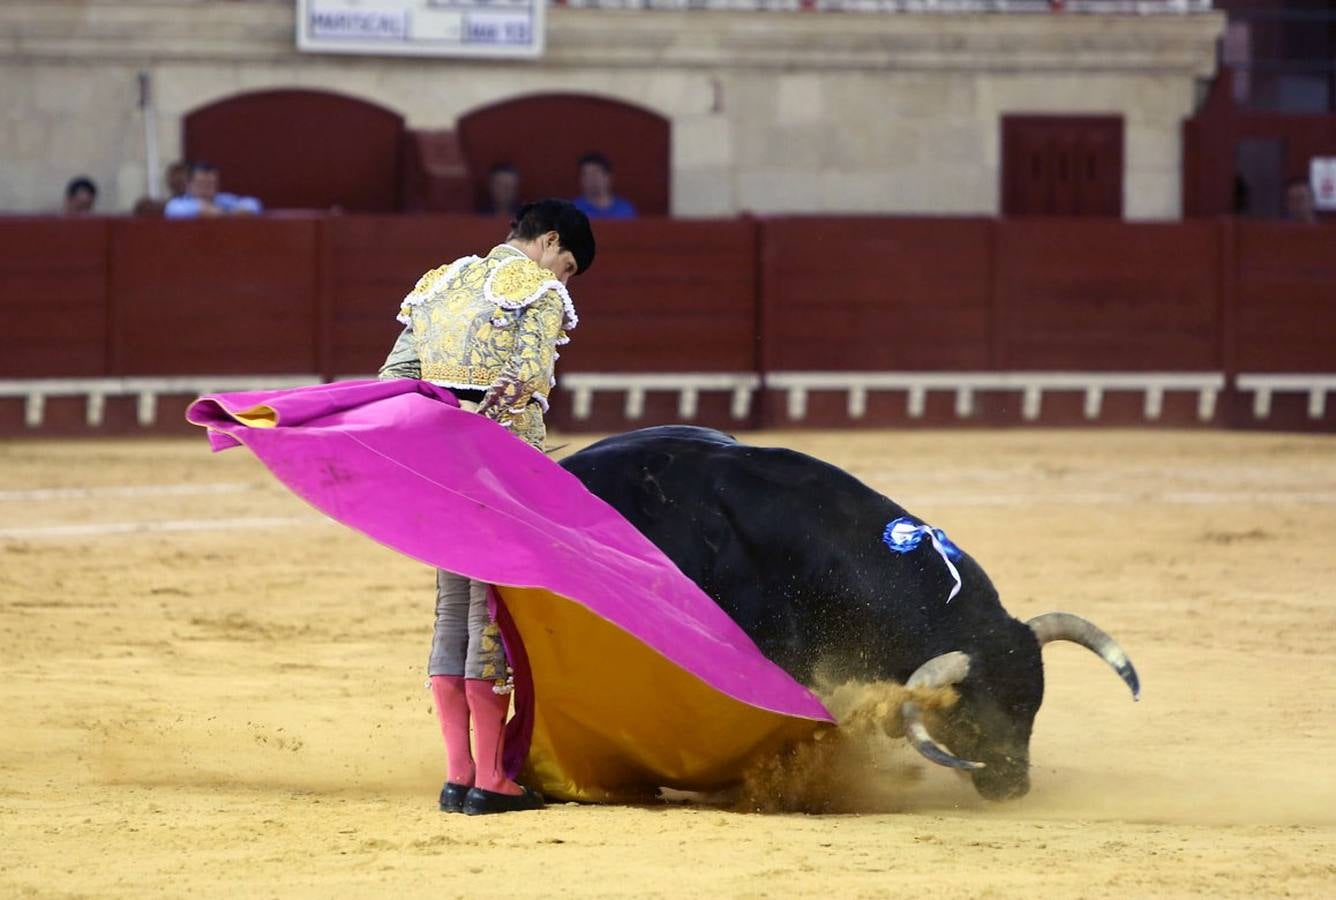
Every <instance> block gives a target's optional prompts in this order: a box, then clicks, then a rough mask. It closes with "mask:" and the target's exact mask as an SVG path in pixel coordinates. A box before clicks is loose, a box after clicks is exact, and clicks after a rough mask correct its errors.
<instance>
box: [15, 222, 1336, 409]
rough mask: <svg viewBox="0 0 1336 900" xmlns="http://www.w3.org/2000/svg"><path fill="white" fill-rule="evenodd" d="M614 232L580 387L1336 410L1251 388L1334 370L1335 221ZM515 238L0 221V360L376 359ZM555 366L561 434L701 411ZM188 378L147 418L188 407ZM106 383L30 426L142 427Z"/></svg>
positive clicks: (344, 370) (950, 402)
mask: <svg viewBox="0 0 1336 900" xmlns="http://www.w3.org/2000/svg"><path fill="white" fill-rule="evenodd" d="M597 231H598V236H599V254H598V259H597V262H596V264H595V266H594V268H593V269H592V270H591V271H590V273H589V274H588V275H585V276H581V277H579V278H578V279H577V280H576V281H575V282H573V283H572V285H571V287H572V291H573V293H574V295H575V298H576V304H577V307H578V309H579V313H580V318H581V323H580V326H579V328H578V329H577V331H576V332H575V334H574V335H573V341H572V343H571V344H570V345H569V346H567V347H565V348H563V350H562V360H561V365H560V367H559V378H564V379H568V380H569V384H568V385H566V387H568V388H569V387H571V386H574V387H575V388H579V386H580V385H581V384H582V382H581V378H585V382H583V383H584V384H585V387H586V388H587V387H588V384H589V383H592V382H590V380H589V377H588V376H590V375H592V374H593V373H622V374H628V375H633V376H635V375H643V374H645V373H663V374H664V377H665V378H666V379H667V380H666V381H665V382H664V384H665V385H667V386H669V387H671V386H673V385H675V384H676V381H675V379H678V378H682V377H683V375H684V374H685V373H694V375H700V374H701V373H706V374H707V375H708V373H724V374H731V375H735V376H739V377H747V378H752V379H753V380H757V381H759V380H760V379H765V380H766V383H767V388H766V389H765V390H762V391H759V392H758V393H757V396H756V398H755V402H750V401H749V402H748V403H747V404H746V405H744V407H741V408H739V407H736V406H735V405H733V404H731V402H730V394H729V392H728V391H727V390H713V391H712V390H709V389H705V390H702V391H701V392H700V395H699V402H698V404H696V400H695V398H694V397H693V400H692V404H693V405H692V406H691V407H690V409H692V410H694V412H693V413H692V414H691V416H688V417H691V418H694V420H696V421H700V422H702V423H705V424H711V425H715V426H719V427H725V428H732V429H739V428H746V427H754V426H758V425H767V426H783V425H789V424H800V425H832V426H847V425H849V424H869V425H899V424H1019V423H1020V422H1022V421H1023V418H1022V415H1021V407H1022V399H1023V398H1022V393H1023V392H1022V391H1021V390H1020V389H1019V388H1017V389H1016V390H1013V391H1010V392H1008V391H1007V390H1001V391H992V392H988V393H983V392H980V393H979V394H978V396H977V397H976V396H974V395H972V394H971V395H970V396H969V397H966V398H964V399H965V400H967V401H968V404H967V405H968V410H967V411H966V413H965V414H964V415H962V410H961V403H962V396H963V395H960V394H957V395H956V396H955V397H954V399H953V396H952V394H951V392H950V391H933V392H931V393H929V394H928V395H927V398H926V401H925V402H924V405H923V408H922V409H920V410H919V411H918V413H917V414H911V413H910V410H911V409H912V407H913V403H912V402H908V403H907V400H911V401H912V398H910V397H909V394H911V393H912V390H900V389H889V390H875V391H872V392H870V393H868V396H867V398H866V411H865V412H862V411H860V414H859V415H858V416H857V421H856V422H852V423H851V420H850V414H851V411H852V410H853V408H854V407H853V403H854V400H853V394H852V392H850V391H848V390H846V389H845V387H844V386H838V385H837V386H831V385H827V386H826V387H824V388H814V389H813V390H812V391H811V392H810V398H809V397H806V396H804V397H803V398H800V399H801V400H802V403H803V404H805V406H804V409H805V413H804V415H803V416H802V418H801V419H800V420H798V419H797V418H796V417H795V416H794V415H793V411H794V407H793V405H792V404H793V402H794V396H793V392H792V389H790V388H785V387H783V386H782V382H783V379H784V377H786V376H787V375H791V374H792V373H810V372H818V373H834V374H835V375H836V376H838V373H867V372H872V373H885V372H900V373H904V372H910V373H943V374H944V375H949V374H950V373H961V372H965V373H970V372H974V373H985V374H987V373H994V375H1003V374H1005V373H1018V372H1026V373H1036V372H1038V373H1043V372H1095V373H1099V372H1119V373H1141V372H1155V373H1176V372H1184V373H1220V374H1221V375H1222V376H1223V378H1224V379H1226V381H1227V382H1228V384H1227V387H1226V388H1225V390H1224V391H1223V393H1222V394H1221V395H1220V403H1219V404H1218V406H1211V407H1210V409H1209V410H1208V413H1209V414H1208V415H1206V416H1205V422H1206V423H1208V424H1218V425H1234V426H1244V427H1250V426H1257V425H1262V426H1264V427H1286V428H1305V429H1311V428H1321V429H1332V428H1336V403H1332V404H1325V401H1324V402H1323V403H1319V404H1318V405H1317V406H1316V407H1315V406H1314V396H1315V395H1311V394H1310V395H1307V396H1306V395H1305V394H1304V393H1303V391H1302V390H1297V389H1291V392H1290V393H1283V391H1284V390H1285V389H1284V388H1278V389H1277V391H1278V392H1277V393H1275V394H1274V396H1270V395H1268V396H1269V399H1267V400H1266V403H1265V404H1263V403H1262V399H1261V397H1260V395H1259V394H1258V393H1257V392H1254V393H1253V394H1251V395H1250V394H1248V393H1246V392H1244V391H1240V390H1237V389H1236V386H1235V384H1234V379H1235V378H1236V377H1237V376H1240V375H1248V374H1249V373H1252V374H1254V375H1255V374H1257V373H1329V374H1333V375H1336V229H1329V228H1324V227H1304V226H1297V225H1289V224H1282V223H1255V222H1235V221H1231V220H1217V221H1202V220H1194V221H1189V222H1184V223H1177V224H1129V223H1118V222H1103V221H1079V222H1078V221H1071V220H1024V221H991V220H977V219H861V218H815V217H792V218H777V219H765V220H755V219H747V218H743V219H735V220H722V221H672V220H662V219H643V220H638V221H632V222H609V223H599V224H598V226H597ZM501 237H503V235H502V234H501V233H500V232H499V231H498V223H497V222H496V221H495V220H489V219H479V218H471V217H459V216H412V217H408V216H398V217H373V216H365V217H364V216H313V217H269V218H261V219H255V220H231V221H202V222H165V221H149V220H129V219H87V220H64V219H27V218H15V219H0V380H6V379H33V378H76V377H77V378H96V377H116V378H126V377H130V378H134V377H147V376H185V375H210V376H225V375H236V376H252V375H255V376H261V375H262V376H287V377H299V376H312V377H323V378H340V377H348V376H355V375H369V374H372V373H374V371H375V370H376V369H377V368H378V366H379V364H380V362H381V360H382V359H383V358H384V355H385V352H386V351H387V349H388V348H389V345H390V344H391V343H392V341H393V340H394V337H395V334H396V333H397V330H398V327H399V326H398V324H397V323H396V322H395V321H394V316H395V313H396V311H397V308H398V304H399V300H400V299H401V298H402V297H403V295H404V294H405V293H406V292H407V291H408V290H409V289H411V287H412V285H413V283H414V282H415V280H416V279H417V277H418V276H419V275H420V274H421V273H422V272H424V271H426V270H427V269H429V268H431V267H433V266H435V265H439V264H441V263H443V262H446V261H448V260H450V259H452V258H453V257H455V256H457V255H459V254H461V253H464V252H485V250H486V249H487V247H488V246H490V245H491V244H492V243H493V242H494V241H496V240H499V239H500V238H501ZM572 376H573V377H572ZM597 377H601V376H596V378H595V380H597ZM837 380H838V379H837ZM600 384H601V382H600ZM561 388H562V386H559V389H558V391H557V392H556V394H555V395H554V397H553V412H552V416H551V421H552V422H553V424H554V425H557V426H558V427H564V428H568V429H569V428H580V429H595V430H617V429H622V428H626V427H632V426H633V425H635V424H643V423H647V422H659V421H672V420H675V419H678V418H681V416H680V412H681V411H682V410H683V409H687V408H688V407H687V406H679V404H680V403H682V402H683V401H682V398H681V397H680V396H678V395H676V394H675V393H673V392H672V391H670V390H664V391H661V392H656V390H655V389H654V387H652V386H651V387H650V388H649V389H648V391H645V392H642V393H643V403H641V404H640V405H639V406H636V407H635V408H636V412H637V414H638V415H636V416H633V417H632V418H631V419H628V417H627V415H626V414H625V411H626V410H628V409H630V408H631V404H630V402H629V400H628V401H627V403H626V405H625V406H624V404H623V400H624V399H625V397H624V396H623V395H624V394H625V393H626V392H625V391H622V392H620V393H619V392H618V391H617V390H616V389H610V390H602V391H600V390H598V389H597V388H595V389H594V390H593V391H592V393H591V392H590V391H589V390H585V391H584V393H583V400H580V401H579V403H583V407H581V408H578V409H577V406H579V403H577V399H578V398H577V397H576V396H575V395H577V394H580V393H581V392H580V390H578V389H577V390H572V389H566V390H563V389H561ZM1064 390H1065V393H1064ZM1107 393H1108V396H1107V397H1105V396H1103V391H1102V389H1101V394H1100V396H1099V397H1096V398H1094V401H1095V405H1096V407H1098V409H1099V410H1100V413H1099V415H1098V421H1099V422H1100V423H1101V424H1104V423H1110V422H1112V423H1138V422H1142V421H1144V420H1145V418H1146V416H1145V415H1144V409H1145V408H1146V407H1143V398H1142V397H1141V396H1139V395H1137V394H1136V393H1135V391H1133V392H1130V393H1129V392H1127V391H1121V392H1120V389H1118V388H1116V387H1115V388H1110V389H1109V390H1108V392H1107ZM186 399H188V398H185V397H182V398H178V399H176V400H174V401H172V403H170V404H167V405H165V406H164V409H163V411H162V414H161V415H159V416H158V417H157V421H158V422H160V423H162V425H163V427H168V426H170V425H172V424H174V422H175V421H176V418H177V417H176V413H177V411H178V410H179V408H180V407H181V406H183V405H184V402H185V400H186ZM733 399H736V396H735V397H734V398H733ZM744 399H746V398H744ZM1091 402H1092V398H1091V396H1090V395H1088V394H1087V395H1086V396H1085V397H1084V398H1083V396H1082V394H1081V393H1080V392H1079V391H1072V390H1070V389H1052V392H1051V393H1050V394H1046V395H1045V396H1044V398H1043V415H1042V417H1037V418H1035V420H1037V421H1039V422H1041V423H1043V424H1064V423H1069V422H1084V421H1090V420H1091V419H1092V418H1093V417H1092V416H1091V415H1090V414H1089V411H1090V403H1091ZM1146 402H1147V403H1149V400H1146ZM1259 404H1261V406H1259ZM106 405H107V409H106V414H105V416H102V415H100V414H99V416H98V417H97V427H96V429H94V428H92V427H90V426H89V425H88V422H90V421H93V419H94V416H93V415H92V414H91V413H90V414H87V415H85V408H84V406H82V405H81V403H80V401H78V398H65V399H59V398H52V399H51V401H50V402H49V403H47V404H46V406H45V411H46V415H45V417H44V420H43V423H42V427H41V429H40V431H41V432H43V433H46V432H48V431H53V430H54V431H57V432H59V431H72V432H87V431H97V432H99V433H100V432H106V431H112V432H115V431H127V432H129V431H136V430H138V426H137V424H136V421H135V416H134V415H133V410H132V409H131V405H132V400H130V399H126V398H115V397H109V398H108V399H107V401H106ZM1262 406H1265V408H1266V410H1267V413H1266V415H1265V416H1260V417H1259V413H1258V410H1259V409H1260V408H1262ZM1328 407H1331V408H1328ZM1315 409H1317V410H1318V414H1317V415H1315V414H1314V410H1315ZM24 417H25V412H24V407H23V401H22V399H20V398H17V397H16V396H13V395H12V394H11V395H10V396H8V397H0V434H30V433H33V431H34V429H32V428H30V427H27V426H25V424H24ZM1029 418H1031V417H1028V416H1027V417H1026V418H1025V419H1024V420H1029ZM1156 418H1157V420H1158V421H1160V422H1164V423H1168V424H1185V425H1187V424H1191V425H1199V424H1202V422H1203V416H1202V408H1201V407H1200V406H1199V404H1198V403H1197V401H1196V399H1195V398H1194V396H1192V395H1191V394H1184V395H1183V396H1177V395H1172V394H1167V395H1166V396H1165V398H1164V401H1163V410H1162V413H1161V412H1157V415H1156ZM140 421H142V416H141V420H140Z"/></svg>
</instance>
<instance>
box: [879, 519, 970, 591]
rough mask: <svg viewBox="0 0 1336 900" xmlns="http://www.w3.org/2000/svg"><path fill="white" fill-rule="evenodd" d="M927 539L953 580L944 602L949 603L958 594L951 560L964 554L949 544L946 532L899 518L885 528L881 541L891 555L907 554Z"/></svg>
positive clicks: (959, 584) (957, 580)
mask: <svg viewBox="0 0 1336 900" xmlns="http://www.w3.org/2000/svg"><path fill="white" fill-rule="evenodd" d="M924 538H927V539H928V540H930V541H932V548H933V549H934V550H936V551H937V555H938V556H940V557H941V558H942V562H944V563H946V568H947V571H949V572H950V573H951V577H952V578H954V579H955V582H956V583H955V585H954V586H953V587H952V588H951V593H950V594H948V595H947V598H946V602H947V603H950V602H951V601H952V600H954V599H955V598H956V594H959V593H960V587H961V583H960V572H958V571H957V570H956V567H955V564H954V563H953V562H952V561H953V560H957V559H960V558H961V557H962V556H964V555H965V554H964V553H963V552H962V551H961V549H960V548H959V547H957V546H956V545H955V544H953V543H951V539H950V538H948V537H947V536H946V532H945V531H942V529H940V528H933V527H932V526H931V525H925V524H924V523H922V522H915V521H914V520H913V519H911V518H909V516H901V517H900V518H898V519H894V520H892V522H891V523H890V524H889V525H887V526H886V530H885V531H884V532H883V533H882V535H881V539H882V540H883V541H885V542H886V546H887V547H889V548H890V549H891V552H892V553H909V552H910V551H912V550H915V549H917V548H918V546H919V544H921V543H923V539H924Z"/></svg>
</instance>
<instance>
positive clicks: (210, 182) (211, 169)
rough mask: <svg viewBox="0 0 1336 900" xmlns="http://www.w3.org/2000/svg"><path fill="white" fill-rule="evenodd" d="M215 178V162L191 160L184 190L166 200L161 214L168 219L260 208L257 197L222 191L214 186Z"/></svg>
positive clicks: (249, 212)
mask: <svg viewBox="0 0 1336 900" xmlns="http://www.w3.org/2000/svg"><path fill="white" fill-rule="evenodd" d="M218 180H219V178H218V167H217V166H215V165H212V164H210V163H206V162H197V163H191V165H190V176H189V179H188V180H187V182H186V192H185V194H184V195H183V196H180V197H173V198H172V199H170V200H168V201H167V207H166V208H165V209H164V210H163V215H165V216H166V217H167V218H169V219H198V218H213V217H215V216H245V215H254V214H255V213H258V212H260V209H261V207H260V201H259V200H257V199H255V198H254V197H240V196H237V195H236V194H226V193H222V192H220V191H219V190H218Z"/></svg>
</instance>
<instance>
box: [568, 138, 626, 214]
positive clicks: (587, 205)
mask: <svg viewBox="0 0 1336 900" xmlns="http://www.w3.org/2000/svg"><path fill="white" fill-rule="evenodd" d="M575 206H576V208H577V209H579V210H580V212H582V213H584V214H585V215H586V216H588V217H589V218H591V219H634V218H635V217H636V208H635V207H634V206H632V205H631V201H629V200H627V199H626V198H625V197H618V196H617V195H616V194H614V193H613V192H612V163H610V162H608V158H607V157H606V156H604V155H603V154H601V153H586V154H585V155H584V156H582V157H580V196H579V197H577V198H576V199H575Z"/></svg>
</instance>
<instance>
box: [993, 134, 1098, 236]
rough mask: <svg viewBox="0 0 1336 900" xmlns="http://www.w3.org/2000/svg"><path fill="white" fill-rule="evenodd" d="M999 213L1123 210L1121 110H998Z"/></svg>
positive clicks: (1081, 213)
mask: <svg viewBox="0 0 1336 900" xmlns="http://www.w3.org/2000/svg"><path fill="white" fill-rule="evenodd" d="M1002 214H1003V215H1004V216H1106V217H1111V218H1121V217H1122V214H1123V117H1122V116H1003V117H1002Z"/></svg>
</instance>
